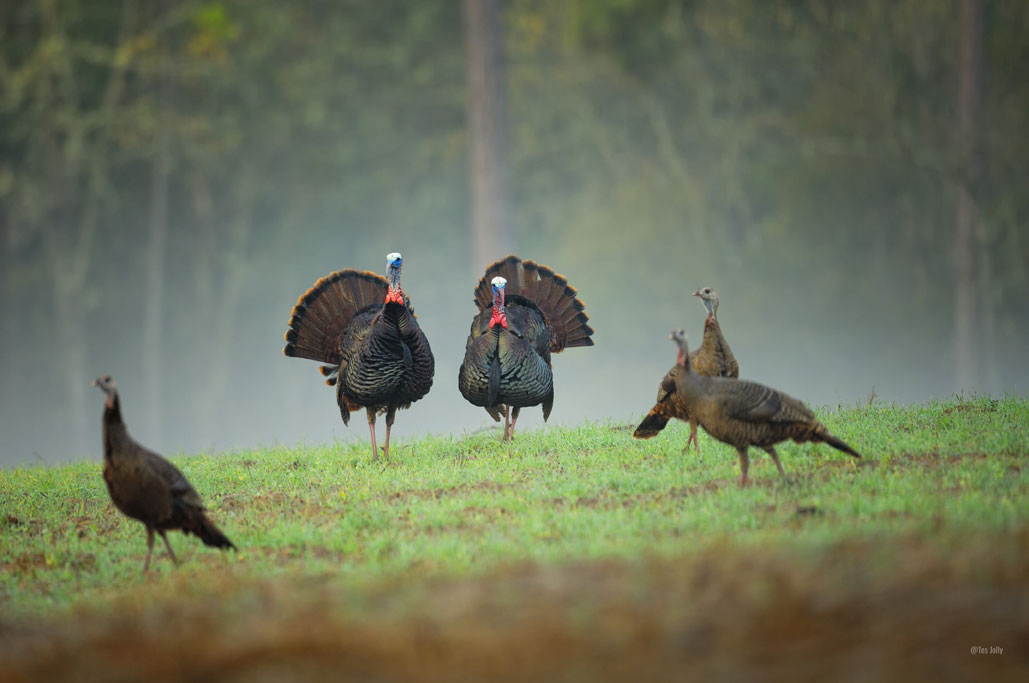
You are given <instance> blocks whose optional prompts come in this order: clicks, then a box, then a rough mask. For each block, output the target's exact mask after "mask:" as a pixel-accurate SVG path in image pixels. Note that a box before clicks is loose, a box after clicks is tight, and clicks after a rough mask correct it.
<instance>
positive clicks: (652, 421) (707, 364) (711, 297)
mask: <svg viewBox="0 0 1029 683" xmlns="http://www.w3.org/2000/svg"><path fill="white" fill-rule="evenodd" d="M693 296H695V297H699V298H700V302H701V303H702V304H703V305H704V308H705V309H706V310H707V319H706V320H705V321H704V339H703V341H702V342H701V344H700V348H698V349H695V350H694V351H693V352H692V353H691V354H690V360H691V361H692V363H693V369H694V371H695V372H697V373H698V374H701V375H705V376H707V377H739V376H740V366H739V363H737V362H736V357H735V356H734V355H733V354H732V350H731V349H730V348H729V342H727V341H726V340H725V335H723V334H722V326H721V325H719V324H718V293H717V292H715V290H714V289H712V288H711V287H702V288H701V289H698V290H697V291H695V292H693ZM674 371H675V368H674V366H673V367H672V369H671V370H669V371H668V372H667V373H666V374H665V376H664V378H663V379H662V380H661V384H660V385H658V389H657V403H655V404H654V407H653V408H651V409H650V412H649V413H647V416H646V417H644V418H643V421H642V422H640V426H639V427H637V428H636V431H635V432H633V436H634V437H635V438H637V439H649V438H650V437H652V436H656V435H657V434H658V432H660V431H661V430H662V429H664V428H665V425H667V424H668V421H669V420H671V419H672V418H676V419H679V420H682V421H683V422H689V423H690V436H689V438H688V439H687V440H686V448H684V449H683V452H686V450H687V449H689V447H690V443H692V444H693V445H694V446H696V448H697V453H700V442H698V441H697V423H696V421H695V420H691V419H690V416H689V413H687V411H686V406H685V404H684V403H683V402H682V400H681V399H679V398H678V397H677V395H676V393H675V379H674V378H673V377H672V373H673V372H674Z"/></svg>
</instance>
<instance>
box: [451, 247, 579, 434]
mask: <svg viewBox="0 0 1029 683" xmlns="http://www.w3.org/2000/svg"><path fill="white" fill-rule="evenodd" d="M475 305H476V306H477V307H478V308H479V313H478V315H476V316H475V319H474V320H472V329H471V332H470V333H469V335H468V341H467V343H466V344H465V354H464V362H463V363H462V364H461V369H460V371H459V372H458V376H457V384H458V387H459V388H460V390H461V394H462V395H463V396H464V397H465V398H466V399H468V401H469V402H470V403H471V404H472V405H476V406H482V407H483V408H485V409H486V412H487V413H489V415H490V417H492V418H493V419H494V420H495V421H497V422H499V421H500V416H501V415H503V416H504V439H505V440H508V439H511V438H512V437H513V436H514V428H515V422H516V421H517V420H518V413H519V411H520V410H521V409H522V408H525V407H527V406H536V405H539V404H541V403H542V404H543V419H544V420H546V419H547V418H548V417H550V409H551V408H552V407H553V404H554V375H553V371H552V369H551V365H550V354H551V353H558V352H560V351H562V350H563V349H566V348H569V347H574V346H593V339H591V337H590V335H592V334H593V329H592V328H591V327H590V326H589V325H588V324H587V322H586V321H587V320H589V316H587V315H586V313H584V312H583V308H584V305H583V303H582V301H581V300H579V299H578V298H576V290H575V289H574V288H573V287H571V286H569V284H568V280H567V279H565V278H564V277H563V276H561V275H558V274H556V273H555V272H554V271H553V270H551V269H550V268H548V267H546V266H541V265H537V264H536V263H534V262H532V261H522V260H521V259H520V258H518V257H517V256H513V255H512V256H508V257H506V258H503V259H501V260H500V261H497V262H496V263H494V264H493V265H491V266H490V267H489V268H487V269H486V274H485V275H483V276H482V279H481V280H479V284H478V286H477V287H476V288H475Z"/></svg>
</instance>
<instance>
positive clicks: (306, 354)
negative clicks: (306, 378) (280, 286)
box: [282, 268, 389, 384]
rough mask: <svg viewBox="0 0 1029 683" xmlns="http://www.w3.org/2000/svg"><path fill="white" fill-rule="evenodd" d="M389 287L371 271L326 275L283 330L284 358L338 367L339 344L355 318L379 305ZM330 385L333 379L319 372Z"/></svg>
mask: <svg viewBox="0 0 1029 683" xmlns="http://www.w3.org/2000/svg"><path fill="white" fill-rule="evenodd" d="M388 287H389V285H388V283H387V282H386V278H384V277H382V276H381V275H376V274H375V273H373V272H371V271H367V270H365V271H359V270H353V269H350V268H348V269H345V270H340V271H336V272H335V273H332V274H330V275H327V276H325V277H323V278H321V279H320V280H318V281H317V282H315V283H314V286H313V287H311V288H310V289H309V290H307V291H306V292H304V294H302V295H301V296H300V298H299V299H298V300H297V303H296V306H294V307H293V313H292V315H291V316H290V319H289V328H288V329H287V330H286V335H285V339H286V347H285V348H284V349H283V350H282V352H283V353H284V354H286V355H287V356H295V357H297V358H308V359H310V360H316V361H319V362H322V363H330V364H333V365H339V362H340V358H341V357H340V351H339V341H340V339H341V338H342V337H343V331H344V330H346V328H347V325H349V324H350V321H351V320H353V318H354V315H355V314H356V313H357V312H358V311H360V310H361V309H363V308H364V307H366V306H370V305H372V304H381V303H382V302H383V300H384V299H385V297H386V290H387V288H388ZM322 374H324V375H325V376H326V377H329V379H328V380H327V382H329V383H330V384H331V383H332V382H333V379H334V378H332V377H331V375H330V374H329V373H326V372H325V371H324V370H323V371H322Z"/></svg>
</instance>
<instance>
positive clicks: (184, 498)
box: [93, 375, 236, 572]
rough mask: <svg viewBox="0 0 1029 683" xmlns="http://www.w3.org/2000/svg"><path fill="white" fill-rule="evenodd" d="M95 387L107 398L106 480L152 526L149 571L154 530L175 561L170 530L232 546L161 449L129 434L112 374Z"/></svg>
mask: <svg viewBox="0 0 1029 683" xmlns="http://www.w3.org/2000/svg"><path fill="white" fill-rule="evenodd" d="M93 386H95V387H97V388H99V389H100V391H102V392H104V394H105V395H106V396H107V400H106V402H105V406H104V421H103V432H104V481H105V482H107V492H108V493H110V494H111V500H112V501H113V502H114V505H115V507H117V508H118V509H119V510H121V511H122V512H123V513H124V514H126V515H127V516H129V517H131V518H133V519H138V520H139V521H141V522H143V525H144V526H145V527H146V560H144V561H143V571H144V572H147V571H149V570H150V555H151V554H152V553H153V550H154V531H156V532H157V533H159V534H160V535H161V539H163V540H164V546H165V547H166V548H167V549H168V555H169V556H170V557H171V559H172V562H174V563H175V564H178V563H179V561H178V558H176V557H175V553H174V552H173V551H172V547H171V544H170V543H169V542H168V537H167V536H165V531H167V530H168V529H181V530H182V533H184V534H193V535H194V536H196V537H198V538H199V539H200V540H201V541H203V542H204V545H209V546H212V547H214V548H232V549H233V550H235V549H236V546H234V545H233V544H232V541H230V540H229V539H228V538H226V537H225V534H223V533H222V532H221V530H220V529H218V527H216V526H215V525H214V522H212V521H211V520H210V519H208V518H207V515H206V514H205V512H204V504H203V501H201V500H200V495H199V494H198V493H197V492H196V489H194V488H193V487H192V486H191V485H190V483H189V482H188V481H187V480H186V477H185V476H183V474H182V472H180V471H179V470H178V468H177V467H175V465H173V464H171V463H170V462H168V461H167V460H165V459H164V458H162V457H161V456H159V455H158V454H157V453H154V452H152V451H149V450H147V449H146V448H144V447H143V446H141V445H139V444H138V443H136V441H135V440H134V439H133V438H132V437H131V436H129V432H128V430H127V429H126V428H125V422H123V421H122V417H121V401H120V399H119V398H118V388H117V387H116V386H115V383H114V379H113V378H112V377H111V376H110V375H103V376H101V377H97V378H96V379H95V380H93Z"/></svg>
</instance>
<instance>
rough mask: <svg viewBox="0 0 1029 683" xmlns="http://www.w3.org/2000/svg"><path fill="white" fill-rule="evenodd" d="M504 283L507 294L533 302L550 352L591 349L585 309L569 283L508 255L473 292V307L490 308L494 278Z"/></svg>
mask: <svg viewBox="0 0 1029 683" xmlns="http://www.w3.org/2000/svg"><path fill="white" fill-rule="evenodd" d="M498 275H499V276H501V277H503V278H504V279H506V280H507V287H506V290H507V293H508V294H509V295H511V294H518V295H520V296H524V297H525V298H526V299H529V300H530V301H532V302H533V303H534V304H536V306H537V307H538V308H539V309H540V311H541V312H542V313H543V317H544V319H545V320H546V321H547V325H548V326H550V328H551V335H550V350H551V351H552V352H553V353H558V352H559V351H561V350H562V349H566V348H569V347H574V346H593V339H591V338H590V337H591V335H592V334H593V328H592V327H590V326H589V324H588V323H587V321H588V320H589V316H588V315H586V313H585V312H584V309H585V308H586V305H585V304H584V303H582V300H581V299H579V298H578V297H577V294H578V292H577V291H576V289H575V288H574V287H572V286H571V285H569V284H568V279H567V278H566V277H564V276H563V275H559V274H557V273H555V272H554V271H553V269H551V268H549V267H547V266H541V265H539V264H537V263H536V262H535V261H522V260H521V259H520V258H518V257H517V256H515V255H514V254H511V255H509V256H505V257H504V258H502V259H500V260H499V261H497V262H495V263H493V264H492V265H491V266H490V267H489V268H487V269H486V274H485V275H483V276H482V279H480V280H479V285H478V286H477V287H476V288H475V305H476V306H478V307H479V310H485V309H487V308H489V307H490V306H492V305H493V290H492V288H491V286H490V283H491V282H492V280H493V278H495V277H497V276H498Z"/></svg>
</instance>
